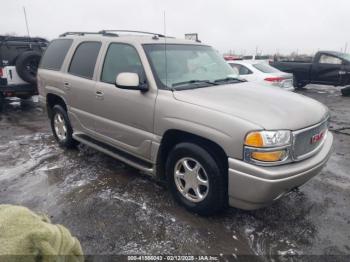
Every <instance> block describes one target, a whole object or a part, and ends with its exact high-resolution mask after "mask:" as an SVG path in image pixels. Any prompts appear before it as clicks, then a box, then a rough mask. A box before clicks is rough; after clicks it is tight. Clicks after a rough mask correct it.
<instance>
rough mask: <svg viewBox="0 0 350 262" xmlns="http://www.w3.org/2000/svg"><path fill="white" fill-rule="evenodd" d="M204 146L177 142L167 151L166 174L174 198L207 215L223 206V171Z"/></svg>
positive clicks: (221, 208) (225, 201)
mask: <svg viewBox="0 0 350 262" xmlns="http://www.w3.org/2000/svg"><path fill="white" fill-rule="evenodd" d="M221 166H222V165H220V162H219V161H218V160H216V159H215V158H214V157H213V156H212V155H211V154H210V153H209V152H208V151H207V150H206V149H204V148H203V147H200V146H198V145H196V144H193V143H187V142H185V143H180V144H178V145H176V146H175V147H174V148H173V150H172V151H171V152H170V153H169V156H168V159H167V162H166V175H167V180H168V185H169V188H170V190H171V192H172V194H173V196H174V198H175V200H176V201H177V202H179V203H180V204H181V205H183V206H184V207H185V208H186V209H188V210H190V211H192V212H195V213H198V214H200V215H211V214H214V213H217V212H219V211H221V210H223V209H224V208H225V207H226V206H227V200H228V199H227V187H228V185H227V171H226V170H223V168H221Z"/></svg>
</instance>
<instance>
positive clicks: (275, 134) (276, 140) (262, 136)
mask: <svg viewBox="0 0 350 262" xmlns="http://www.w3.org/2000/svg"><path fill="white" fill-rule="evenodd" d="M291 142H292V133H291V131H289V130H278V131H255V132H251V133H249V134H248V135H247V136H246V138H245V141H244V144H245V146H244V160H245V161H247V162H252V163H254V164H258V165H274V164H281V163H286V162H288V161H289V160H290V146H291Z"/></svg>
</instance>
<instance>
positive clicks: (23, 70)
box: [0, 36, 48, 99]
mask: <svg viewBox="0 0 350 262" xmlns="http://www.w3.org/2000/svg"><path fill="white" fill-rule="evenodd" d="M47 45H48V41H47V40H46V39H43V38H31V37H17V36H0V99H1V98H3V97H12V96H16V97H19V98H23V99H26V98H29V97H30V96H32V95H35V94H38V90H37V86H36V73H37V69H38V65H39V61H40V58H41V54H42V52H43V50H44V49H45V48H46V47H47Z"/></svg>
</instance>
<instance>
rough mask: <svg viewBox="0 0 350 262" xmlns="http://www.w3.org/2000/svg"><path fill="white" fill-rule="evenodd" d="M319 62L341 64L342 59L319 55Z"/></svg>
mask: <svg viewBox="0 0 350 262" xmlns="http://www.w3.org/2000/svg"><path fill="white" fill-rule="evenodd" d="M319 63H320V64H333V65H341V64H342V60H341V59H340V58H338V57H335V56H330V55H321V57H320V61H319Z"/></svg>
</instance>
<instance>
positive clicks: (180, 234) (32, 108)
mask: <svg viewBox="0 0 350 262" xmlns="http://www.w3.org/2000/svg"><path fill="white" fill-rule="evenodd" d="M300 93H302V94H304V95H306V96H309V97H313V98H315V99H317V100H319V101H321V102H323V103H325V104H326V105H327V106H328V107H329V108H330V110H331V114H332V121H331V129H332V130H334V136H335V142H334V153H333V155H332V156H331V158H330V160H329V162H328V165H327V167H326V168H324V170H323V171H322V173H321V174H320V175H318V176H317V177H315V178H313V179H312V180H311V181H309V182H308V183H307V184H305V185H304V186H303V187H302V188H300V191H298V192H292V193H290V194H289V195H287V196H286V197H284V198H282V199H281V200H279V201H277V202H276V203H275V204H274V205H272V206H270V207H268V208H265V209H261V210H256V211H251V212H248V211H242V210H238V209H234V208H230V209H228V210H227V211H226V212H225V213H223V214H220V215H217V216H215V217H210V218H204V217H200V216H197V215H195V214H191V213H189V212H187V211H185V210H184V209H183V208H181V207H179V206H178V205H177V204H176V203H174V201H173V200H172V198H171V196H170V193H169V192H168V191H167V190H166V188H164V187H163V186H162V185H160V184H159V183H157V182H156V181H153V180H152V179H150V178H149V177H147V176H144V175H142V174H140V173H139V172H138V171H137V170H135V169H133V168H131V167H128V166H126V165H124V164H123V163H121V162H119V161H117V160H114V159H112V158H110V157H108V156H106V155H104V154H102V153H99V152H97V151H95V150H93V149H91V148H88V147H86V146H79V148H78V149H77V150H70V151H64V150H62V149H60V148H59V147H58V146H57V145H56V143H55V141H54V139H53V137H52V135H51V131H50V129H49V122H48V120H47V117H46V114H45V112H44V111H43V109H42V108H40V107H39V105H38V104H37V103H34V102H31V101H26V102H20V101H19V100H16V99H12V100H8V101H6V102H5V104H3V105H2V111H0V203H1V204H3V203H10V204H19V205H24V206H26V207H29V208H31V209H32V210H35V211H37V212H42V213H46V214H48V215H49V216H50V217H51V219H52V221H53V222H54V223H60V224H63V225H65V226H66V227H68V228H69V229H70V230H71V231H72V233H73V234H74V235H75V236H77V237H78V238H79V240H80V241H81V244H82V247H83V249H84V252H85V253H86V254H152V255H157V254H177V255H183V254H196V255H201V254H213V255H220V254H224V255H230V256H232V257H233V258H234V257H235V256H236V255H263V256H264V257H260V258H259V259H261V260H271V259H272V258H276V257H275V256H278V257H277V260H282V261H283V260H285V261H292V260H294V259H296V258H297V256H292V255H342V256H337V257H333V258H338V259H341V258H342V259H346V258H348V259H349V260H350V209H349V205H350V174H349V170H350V136H349V134H350V98H345V97H342V96H341V95H340V92H339V90H338V89H336V88H334V87H325V86H308V87H307V89H305V90H303V91H300ZM301 117H302V116H301ZM344 128H345V129H344ZM346 128H348V129H346ZM344 255H347V257H346V256H344ZM349 260H347V261H349ZM344 261H345V260H344Z"/></svg>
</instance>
